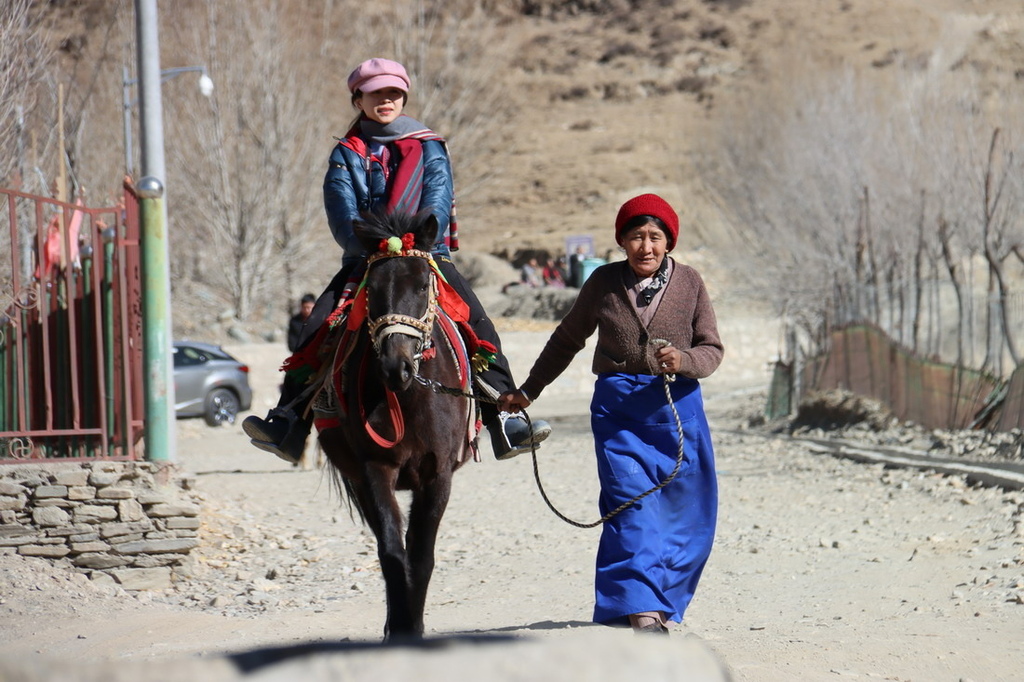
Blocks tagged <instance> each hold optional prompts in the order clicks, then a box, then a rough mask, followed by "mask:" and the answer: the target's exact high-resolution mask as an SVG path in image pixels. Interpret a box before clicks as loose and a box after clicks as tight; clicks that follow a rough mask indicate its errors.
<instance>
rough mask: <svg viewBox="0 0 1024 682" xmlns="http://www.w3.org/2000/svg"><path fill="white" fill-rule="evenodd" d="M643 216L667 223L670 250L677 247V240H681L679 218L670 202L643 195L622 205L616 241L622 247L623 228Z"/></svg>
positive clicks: (616, 217) (617, 220) (616, 228)
mask: <svg viewBox="0 0 1024 682" xmlns="http://www.w3.org/2000/svg"><path fill="white" fill-rule="evenodd" d="M641 215H649V216H654V217H655V218H658V219H659V220H661V222H663V223H665V227H667V228H668V234H667V235H665V236H666V237H668V250H669V251H671V250H672V249H674V248H675V247H676V239H678V238H679V216H678V215H676V212H675V211H674V210H672V207H671V206H669V205H668V202H667V201H665V200H664V199H662V198H661V197H659V196H658V195H657V194H641V195H640V196H638V197H633V198H632V199H630V200H629V201H627V202H626V203H624V204H623V205H622V208H620V209H619V214H618V215H617V216H615V241H616V242H617V243H618V244H619V246H622V228H623V227H625V226H626V223H628V222H629V221H630V220H632V219H633V218H636V217H637V216H641Z"/></svg>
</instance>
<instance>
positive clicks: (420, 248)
mask: <svg viewBox="0 0 1024 682" xmlns="http://www.w3.org/2000/svg"><path fill="white" fill-rule="evenodd" d="M437 230H438V225H437V219H436V218H435V217H434V215H433V213H432V212H431V211H430V210H425V211H420V212H419V213H417V214H416V215H405V214H392V215H386V216H385V215H380V214H364V215H363V220H361V221H356V222H355V223H354V231H355V234H356V236H357V237H358V238H359V240H360V241H361V242H362V244H363V246H364V247H365V248H366V251H367V252H368V253H369V254H370V255H369V259H368V262H367V269H366V280H365V286H366V301H367V324H368V326H369V331H370V338H371V340H372V341H373V347H374V350H376V352H377V356H378V358H379V360H380V369H381V380H382V381H383V382H384V385H385V386H387V387H388V388H389V389H391V390H392V391H400V390H404V389H406V388H408V387H409V384H410V383H411V382H412V380H413V377H415V376H416V373H417V372H418V371H419V362H420V360H421V359H422V353H423V351H424V350H425V349H426V348H428V347H429V346H430V335H431V331H432V329H433V326H434V318H435V315H436V304H437V280H436V275H435V272H434V267H433V265H432V262H431V258H430V250H431V248H432V247H433V246H434V242H435V240H436V239H437Z"/></svg>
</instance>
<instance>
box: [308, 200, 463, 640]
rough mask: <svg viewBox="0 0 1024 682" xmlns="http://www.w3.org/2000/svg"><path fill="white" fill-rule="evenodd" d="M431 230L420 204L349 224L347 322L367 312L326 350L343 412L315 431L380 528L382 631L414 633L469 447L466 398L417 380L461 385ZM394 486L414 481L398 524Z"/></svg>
mask: <svg viewBox="0 0 1024 682" xmlns="http://www.w3.org/2000/svg"><path fill="white" fill-rule="evenodd" d="M437 229H438V228H437V221H436V220H435V218H434V216H433V215H431V214H430V213H429V212H424V213H420V214H417V215H416V216H405V215H392V216H388V217H380V216H366V219H365V221H363V222H359V223H357V224H356V228H355V231H356V234H357V236H359V238H360V239H361V241H362V242H363V244H364V246H365V247H366V249H367V251H368V252H369V253H370V254H371V255H370V257H369V259H368V261H367V265H366V275H365V280H364V282H363V284H364V287H363V289H362V290H361V291H362V293H360V294H357V295H356V296H355V298H354V303H353V305H352V308H351V312H350V313H349V316H350V319H351V320H352V321H353V323H355V322H356V321H359V320H362V319H363V315H364V313H363V312H362V311H365V320H363V321H362V322H361V324H360V326H359V327H358V328H357V329H355V330H353V331H352V332H351V333H352V334H353V335H354V340H353V342H354V345H350V346H348V348H349V349H350V350H348V351H347V352H346V349H345V348H344V347H343V348H342V349H341V350H340V351H339V353H338V359H336V360H335V364H336V366H335V372H336V373H337V374H336V378H335V382H334V386H335V387H336V389H335V390H336V392H337V397H338V401H339V404H340V406H341V410H340V414H341V418H340V423H339V425H338V426H336V427H334V428H325V429H323V430H322V431H321V432H320V443H321V444H322V446H323V449H324V452H325V453H326V455H327V457H328V459H329V460H330V462H331V464H332V465H333V468H334V472H335V475H336V478H337V479H338V480H339V482H340V484H341V486H342V487H343V488H344V490H345V492H346V493H347V495H348V499H349V500H350V501H353V502H354V503H355V506H356V508H357V510H358V511H359V514H360V516H361V517H362V519H363V521H364V522H365V523H366V524H367V525H368V526H369V527H370V528H371V529H372V530H373V533H374V535H375V536H376V538H377V556H378V558H379V559H380V566H381V570H382V572H383V574H384V582H385V584H386V589H387V622H386V623H385V626H384V637H385V639H392V638H395V637H420V636H422V634H423V611H424V606H425V603H426V597H427V586H428V585H429V583H430V577H431V574H432V573H433V570H434V545H435V541H436V539H437V531H438V526H439V524H440V522H441V516H442V515H443V514H444V511H445V508H446V506H447V505H448V498H449V494H450V492H451V482H452V474H453V473H454V472H455V470H456V469H458V468H459V467H460V466H461V465H462V464H463V463H464V462H465V461H466V460H467V458H468V457H469V456H470V452H471V451H470V448H469V437H468V433H469V431H468V429H469V424H470V417H471V415H472V403H471V401H470V400H469V399H468V398H466V397H464V396H461V395H457V394H456V395H453V394H452V393H443V392H442V393H438V392H435V391H433V390H431V389H430V388H429V387H427V386H425V385H424V384H423V383H420V382H419V381H417V380H416V377H417V376H419V377H422V378H423V379H425V380H428V381H430V380H432V381H436V382H438V383H439V384H442V385H444V386H446V387H468V385H469V383H468V380H467V377H466V375H467V374H468V369H466V368H465V367H464V364H465V363H463V366H462V368H461V369H460V364H459V363H458V362H457V353H459V350H458V343H452V342H451V341H450V340H449V339H448V338H447V337H446V335H445V333H444V331H443V329H442V326H443V324H445V319H446V318H445V317H444V316H443V314H441V313H439V310H438V303H437V298H438V290H439V286H442V284H441V282H440V281H439V274H438V272H437V271H436V269H435V267H434V266H433V263H432V261H431V260H430V249H431V247H432V245H433V244H434V241H435V239H436V238H437ZM363 296H365V298H364V299H363V300H361V297H363ZM364 303H365V307H363V304H364ZM352 326H353V325H350V326H349V328H350V329H352ZM344 345H345V344H343V346H344ZM339 370H340V373H338V372H339ZM396 490H410V491H412V503H411V506H410V508H409V510H408V525H407V527H406V528H405V530H404V533H403V523H402V517H403V511H402V509H401V508H400V506H399V504H398V501H397V499H396V497H395V491H396Z"/></svg>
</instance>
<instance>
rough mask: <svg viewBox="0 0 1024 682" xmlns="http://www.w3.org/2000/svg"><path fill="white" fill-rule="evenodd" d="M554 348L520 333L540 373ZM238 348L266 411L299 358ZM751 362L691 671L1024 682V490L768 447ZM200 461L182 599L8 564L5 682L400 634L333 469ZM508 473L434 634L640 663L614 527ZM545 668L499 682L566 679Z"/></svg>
mask: <svg viewBox="0 0 1024 682" xmlns="http://www.w3.org/2000/svg"><path fill="white" fill-rule="evenodd" d="M725 331H729V330H728V328H726V330H725ZM741 333H743V331H742V329H739V328H737V329H736V330H735V331H734V332H733V336H736V335H738V334H741ZM749 333H750V334H755V333H756V331H754V330H751V331H750V332H749ZM545 337H546V335H545V334H544V333H538V332H520V333H507V334H506V335H505V338H506V345H507V346H508V347H509V352H510V355H511V356H512V360H513V366H514V368H516V369H517V371H518V372H519V373H523V372H525V369H526V367H527V366H528V363H529V361H530V360H531V359H532V357H533V355H534V354H535V353H536V350H537V349H538V348H539V344H540V343H542V341H543V339H544V338H545ZM726 338H728V335H727V336H726ZM747 345H750V344H747ZM762 347H763V346H762ZM232 350H234V351H235V352H236V353H237V354H238V355H239V356H240V357H242V358H243V359H245V360H246V361H248V362H250V363H252V364H253V366H254V367H255V368H257V370H256V372H255V376H254V383H255V384H256V388H257V391H258V398H257V404H256V405H255V406H254V410H255V411H262V410H263V408H264V406H265V405H264V403H265V401H268V400H271V399H272V398H273V396H274V390H273V389H274V382H275V381H276V376H275V375H274V374H273V372H264V371H263V370H262V369H261V368H265V367H273V366H274V364H275V363H276V362H277V361H278V359H279V358H280V356H281V354H282V349H280V348H277V347H275V346H247V347H242V348H235V349H232ZM732 361H733V363H734V364H733V368H732V369H730V364H729V363H728V362H727V363H726V365H724V366H723V368H722V370H721V372H720V374H719V375H716V376H715V377H713V378H712V379H711V380H709V381H707V382H705V398H706V401H707V406H708V411H709V415H710V419H711V423H712V429H713V433H714V434H715V437H716V453H717V459H718V468H719V475H720V488H721V519H720V527H719V531H718V535H717V541H716V547H715V550H714V553H713V555H712V558H711V561H710V563H709V565H708V568H707V571H706V573H705V577H704V579H703V582H702V584H701V586H700V589H699V590H698V593H697V597H696V599H695V600H694V602H693V604H692V606H691V608H690V610H689V612H688V613H687V619H686V623H685V627H684V628H682V629H681V631H677V632H675V633H673V635H672V636H671V637H670V638H669V641H670V644H668V645H666V646H671V647H675V649H673V651H676V652H678V653H680V655H681V652H682V651H683V650H684V649H686V648H687V647H692V646H693V645H694V642H695V640H696V641H697V642H701V641H702V642H703V643H704V644H706V645H707V646H708V647H710V650H711V651H713V652H714V654H715V656H717V657H718V659H719V660H720V661H721V662H722V663H723V664H724V665H725V666H726V667H727V668H728V669H729V670H730V671H731V674H732V678H733V679H734V680H737V681H738V682H776V681H778V680H833V679H837V678H840V679H847V678H848V679H865V680H868V679H881V680H901V681H909V680H915V681H929V682H931V681H942V680H951V681H954V682H956V681H960V680H975V681H977V682H982V681H986V682H988V681H993V680H1014V679H1020V671H1021V670H1024V649H1022V646H1021V638H1020V633H1021V632H1022V625H1024V603H1022V602H1024V535H1022V533H1024V531H1022V530H1021V529H1022V527H1024V524H1022V523H1021V517H1020V514H1021V508H1022V502H1024V498H1022V495H1021V494H1020V493H1006V492H1002V491H1000V490H997V489H982V488H971V487H968V486H966V485H965V484H964V482H963V480H962V479H958V478H955V477H953V478H950V477H943V476H938V475H933V474H927V473H919V472H916V471H911V470H886V469H884V468H883V467H882V466H881V465H864V464H857V463H853V462H849V461H844V460H839V459H835V458H832V457H827V456H822V455H818V454H814V453H812V452H811V451H810V450H807V449H805V448H804V447H802V446H799V445H796V444H792V443H788V444H787V443H784V442H781V441H775V440H771V439H766V438H764V437H763V436H762V435H758V434H754V433H751V432H746V431H744V430H743V429H742V428H740V426H741V421H742V420H741V418H742V417H744V416H746V415H748V414H749V413H750V412H751V410H753V409H756V408H757V406H758V401H759V400H760V398H759V396H758V391H760V390H761V389H762V388H763V386H764V385H765V377H764V376H763V362H762V361H761V360H760V359H759V358H757V357H756V353H752V354H751V355H750V357H747V358H744V357H742V356H734V357H733V358H732ZM577 364H579V366H578V367H577V366H576V365H574V366H573V368H571V369H570V371H569V372H568V373H567V375H566V376H565V377H564V378H563V380H561V381H560V383H559V384H558V385H555V386H553V387H552V390H551V391H550V392H549V393H548V394H545V396H543V397H542V398H541V400H539V401H538V402H537V403H536V404H535V405H534V407H533V409H532V410H531V412H532V413H533V414H534V416H541V415H543V416H544V417H545V418H548V419H550V420H551V421H552V424H553V426H554V429H555V432H554V435H553V436H552V438H551V440H550V441H549V442H548V443H546V444H545V446H544V447H543V448H542V449H541V451H540V453H539V454H540V457H541V459H540V466H541V475H542V477H543V481H544V484H545V487H546V489H547V491H548V493H549V495H550V497H551V498H552V499H553V501H555V503H556V504H557V505H559V506H560V507H561V509H562V511H564V512H565V513H566V514H568V515H570V516H572V517H575V518H577V519H579V520H581V521H591V520H593V518H595V515H596V494H597V483H596V475H595V472H594V466H593V457H592V444H591V440H590V432H589V421H588V417H587V415H586V408H587V386H588V385H589V384H588V382H589V379H588V378H587V371H586V364H587V363H586V362H585V361H584V362H583V363H582V364H580V363H577ZM178 450H179V453H180V459H181V466H182V468H183V469H184V470H186V471H191V472H193V473H194V474H195V478H196V487H197V489H198V490H199V491H200V492H201V493H202V495H203V497H204V498H205V502H204V528H203V543H202V547H201V550H199V552H198V554H197V556H196V561H195V564H194V567H193V574H194V575H193V577H192V578H191V579H190V580H188V581H186V582H183V583H181V584H179V585H178V587H177V588H176V589H175V590H171V591H168V592H167V593H157V594H147V593H143V594H138V595H129V594H127V593H124V592H118V591H117V590H110V589H109V588H104V589H101V588H98V587H96V586H93V585H91V584H90V583H88V581H86V580H84V579H81V577H80V576H79V577H72V576H71V575H70V574H68V573H65V572H62V571H57V570H53V569H50V568H49V567H48V566H47V565H45V564H43V563H42V562H41V561H33V562H27V561H25V560H23V559H21V558H19V557H12V556H0V614H2V619H3V623H4V625H3V627H2V628H0V678H3V677H4V676H3V674H2V673H3V670H4V669H5V666H6V667H7V668H8V672H10V670H11V669H17V668H18V666H24V665H26V664H28V663H35V664H39V665H44V667H45V665H47V664H48V662H52V661H64V662H65V665H66V664H67V662H68V661H71V662H74V664H75V665H76V666H79V667H78V669H79V670H81V669H82V666H86V667H88V666H92V665H98V664H100V663H101V662H104V661H115V662H118V663H119V664H120V665H126V666H127V665H140V664H144V663H146V662H148V663H150V664H152V665H155V666H156V667H153V668H151V670H153V671H155V673H156V677H154V679H157V678H159V676H160V675H159V672H160V671H163V672H167V671H168V670H170V669H171V668H173V666H170V667H168V666H167V665H166V664H165V663H166V662H168V661H172V662H173V661H177V662H183V661H191V662H193V663H194V662H195V660H196V657H197V656H198V657H202V659H203V660H206V659H210V658H213V660H211V661H209V663H210V666H211V667H210V668H207V670H208V671H212V670H215V669H216V665H217V663H216V661H217V660H220V659H216V654H218V653H224V652H239V651H252V650H254V649H257V648H260V647H268V646H292V645H303V644H309V643H315V642H323V643H337V642H349V643H353V644H354V643H363V642H374V641H377V640H378V639H379V637H380V634H381V629H382V625H383V619H384V607H383V588H382V581H381V580H380V574H379V570H378V569H377V566H376V557H375V552H374V546H373V542H372V539H371V537H370V535H369V534H368V533H367V532H366V531H365V530H363V529H362V528H361V527H360V525H359V524H358V523H357V522H355V521H353V520H352V519H351V518H350V517H349V515H348V513H347V511H346V510H345V509H344V508H342V507H340V506H339V503H338V500H337V498H336V496H334V495H333V494H332V493H331V490H330V486H329V484H328V479H327V477H325V476H324V475H323V474H322V472H321V471H319V470H316V469H297V468H293V467H290V466H289V465H287V464H285V463H283V462H280V461H278V460H276V459H274V458H273V457H271V456H268V455H266V454H265V453H260V452H258V451H255V450H253V449H251V448H250V447H249V446H248V445H247V443H246V440H245V438H244V436H243V435H242V434H241V430H240V429H239V428H237V427H235V428H232V429H217V430H211V429H208V428H207V427H205V426H203V425H202V424H201V423H200V422H198V421H188V422H179V442H178ZM485 454H486V455H487V457H485V459H484V461H483V462H481V463H479V464H470V465H467V466H466V467H464V469H463V470H461V471H460V472H459V474H458V475H457V477H456V482H455V490H454V494H453V498H452V501H451V505H450V507H449V509H448V512H447V514H446V516H445V519H444V522H443V524H442V529H441V536H440V539H439V543H438V562H437V569H436V572H435V575H434V580H433V583H432V588H431V593H430V596H429V599H428V609H427V616H426V623H427V630H428V632H427V635H428V637H454V636H501V637H511V638H513V640H515V641H516V642H525V641H538V640H539V641H541V642H549V643H556V644H559V645H560V646H564V647H566V648H565V650H566V651H569V650H570V649H571V644H572V643H573V642H577V641H580V638H581V637H582V638H594V637H597V638H601V637H608V636H611V637H612V638H613V641H614V644H609V645H608V648H607V649H605V648H603V647H602V648H601V649H600V650H597V651H594V653H593V655H591V656H588V657H587V660H589V661H590V663H591V664H595V663H596V664H600V662H601V651H604V652H605V653H606V654H607V655H608V656H616V657H618V656H619V654H617V653H613V652H618V651H619V649H616V647H617V646H618V647H621V646H634V645H632V644H629V643H630V642H634V641H635V640H634V639H630V638H633V635H632V634H631V633H629V632H628V631H610V630H608V629H606V628H601V627H599V626H593V625H591V624H590V623H589V620H590V615H591V613H590V610H591V607H592V582H591V581H592V570H593V557H594V551H595V548H596V545H597V538H598V533H599V531H597V530H590V531H582V530H579V529H577V528H574V527H572V526H569V525H568V524H565V523H563V522H562V521H560V520H558V519H557V518H556V517H555V516H554V515H553V514H551V512H550V511H549V510H548V509H547V508H546V507H545V505H544V503H543V501H542V500H541V498H540V496H539V494H538V493H537V489H536V486H535V483H534V480H533V471H532V463H531V461H530V458H529V457H525V456H524V457H520V458H518V459H516V460H512V461H509V462H496V461H494V460H493V459H491V458H490V457H489V452H486V448H485ZM609 633H610V635H609ZM583 641H587V642H590V641H591V640H589V639H585V640H583ZM591 644H592V643H591ZM591 644H588V646H591ZM635 646H646V645H641V644H636V645H635ZM506 655H507V652H506ZM670 655H674V654H670ZM381 660H383V659H381ZM616 660H620V661H621V658H617V659H616ZM154 662H155V663H154ZM609 665H610V664H609ZM612 669H613V668H612V667H608V666H605V667H603V670H605V672H610V671H611V670H612ZM544 670H545V671H547V672H548V673H551V672H552V671H556V670H558V669H557V667H548V668H545V669H544ZM525 672H526V670H525V669H520V670H513V671H511V672H509V675H508V676H507V677H505V676H501V674H499V673H495V674H498V678H499V679H553V678H552V677H546V676H545V675H544V674H542V673H541V672H540V671H538V670H533V671H532V673H531V674H532V676H528V677H523V676H522V674H524V673H525ZM559 674H562V673H559ZM652 675H653V676H654V677H656V678H659V679H660V678H661V677H659V673H652ZM9 679H14V678H13V677H9ZM28 679H47V678H46V677H45V676H43V677H36V678H28ZM51 679H56V677H52V678H51ZM72 679H73V678H72ZM192 679H197V678H196V677H195V675H192ZM563 679H564V678H563Z"/></svg>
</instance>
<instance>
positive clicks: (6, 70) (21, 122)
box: [0, 0, 52, 183]
mask: <svg viewBox="0 0 1024 682" xmlns="http://www.w3.org/2000/svg"><path fill="white" fill-rule="evenodd" d="M32 4H33V3H32V1H31V0H7V2H5V3H4V7H3V9H0V180H3V181H4V182H5V183H9V182H10V181H11V180H12V179H13V178H14V177H18V179H19V180H20V181H21V182H26V178H31V176H32V175H33V172H32V171H33V168H32V166H33V165H34V164H33V160H32V159H30V156H31V155H32V152H33V150H32V147H34V146H36V145H35V144H33V141H32V139H31V138H32V137H33V135H34V133H33V132H32V131H33V129H34V123H35V119H36V117H37V116H38V115H39V111H38V109H37V107H38V105H39V102H40V95H41V94H42V93H43V92H45V90H44V89H43V88H44V84H45V83H47V82H48V81H49V79H48V78H47V76H48V75H49V74H48V71H47V69H48V67H49V65H50V62H51V60H52V52H51V50H50V49H49V48H48V47H47V46H46V44H45V43H44V42H43V40H42V39H41V37H40V35H39V31H38V27H36V26H35V25H34V23H33V18H32V12H31V11H30V10H31V7H32ZM29 181H30V182H31V179H30V180H29Z"/></svg>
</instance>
